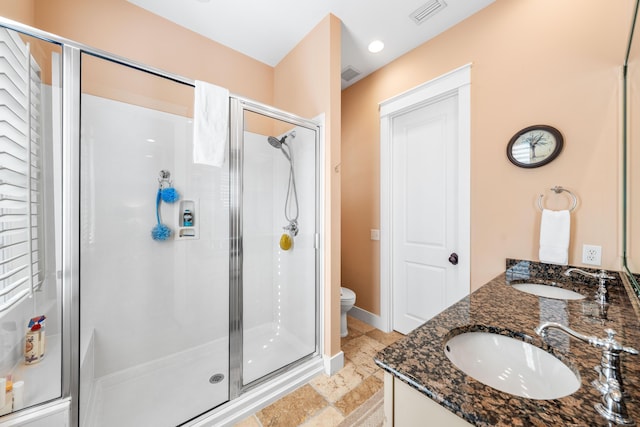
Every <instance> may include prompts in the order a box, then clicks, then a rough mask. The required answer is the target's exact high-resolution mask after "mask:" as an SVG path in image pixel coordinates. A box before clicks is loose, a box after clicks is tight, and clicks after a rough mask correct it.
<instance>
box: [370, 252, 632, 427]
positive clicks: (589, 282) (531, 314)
mask: <svg viewBox="0 0 640 427" xmlns="http://www.w3.org/2000/svg"><path fill="white" fill-rule="evenodd" d="M567 268H568V267H562V266H556V265H550V264H541V263H536V262H530V261H519V260H507V270H506V272H505V273H503V274H501V275H499V276H498V277H496V278H494V279H493V280H491V281H490V282H488V283H487V284H485V285H484V286H482V287H481V288H480V289H478V290H476V291H475V292H473V293H472V294H470V295H469V296H467V297H466V298H464V299H462V300H460V301H459V302H457V303H456V304H454V305H452V306H451V307H449V308H447V309H446V310H445V311H443V312H442V313H440V314H438V315H437V316H436V317H434V318H433V319H431V320H429V321H428V322H427V323H425V324H424V325H422V326H420V327H418V328H417V329H415V330H414V331H412V332H411V333H410V334H409V335H407V336H406V337H405V338H403V339H401V340H400V341H398V342H396V343H395V344H393V345H391V346H389V347H387V348H385V349H384V350H382V351H381V352H379V353H378V354H377V355H376V356H375V362H376V363H377V364H378V365H379V366H380V367H382V368H383V369H384V370H385V371H387V372H389V373H391V374H392V375H394V376H395V377H396V378H398V379H400V380H402V381H404V382H405V383H407V384H409V385H410V386H411V387H413V388H415V389H417V390H418V391H420V392H421V393H423V394H424V395H426V396H427V397H429V398H431V399H432V400H434V401H435V402H437V403H439V404H440V405H441V406H443V407H445V408H446V409H448V410H450V411H452V412H454V413H455V414H456V415H458V416H460V417H462V418H463V419H465V420H466V421H467V422H469V423H470V424H473V425H476V426H609V423H608V422H607V421H606V420H605V419H604V418H603V417H602V416H600V415H599V414H598V413H597V412H596V410H595V409H594V407H593V405H594V404H595V403H597V402H600V400H601V394H600V392H598V391H597V390H596V389H595V388H594V387H593V386H592V385H591V382H592V381H593V380H595V379H597V376H598V374H597V372H596V371H595V370H594V367H595V366H596V365H599V364H600V356H601V350H600V349H597V348H595V347H593V346H591V345H590V344H588V343H585V342H582V341H580V340H577V339H575V338H570V337H569V336H568V335H566V334H563V333H562V332H560V331H557V330H549V334H548V339H547V341H548V343H549V344H551V351H552V352H554V353H555V354H556V355H557V356H558V357H559V358H561V359H563V360H565V362H568V364H569V365H570V366H571V367H572V369H574V371H575V372H578V373H579V375H580V378H581V382H582V385H581V387H580V388H579V389H578V390H577V391H576V392H575V393H573V394H571V395H569V396H566V397H563V398H560V399H553V400H534V399H527V398H522V397H518V396H514V395H512V394H509V393H504V392H501V391H498V390H496V389H494V388H492V387H489V386H487V385H484V384H483V383H480V382H479V381H476V380H475V379H474V378H472V377H470V376H468V375H466V374H464V373H463V372H462V371H461V370H459V369H458V368H456V367H455V366H454V365H453V364H452V363H451V362H450V361H449V359H448V358H447V356H446V355H445V353H444V350H443V348H444V343H445V342H446V341H447V340H448V339H449V338H451V337H452V336H453V335H455V334H456V333H462V332H465V331H473V330H489V331H491V332H495V333H500V334H503V335H508V336H518V335H519V336H520V337H522V334H524V335H525V338H526V340H527V341H528V342H530V343H531V344H533V345H535V346H537V347H545V344H544V343H543V342H542V340H541V339H540V337H539V336H538V335H537V334H536V333H535V332H534V328H535V327H536V326H538V325H539V324H540V323H542V322H547V321H553V322H559V323H562V324H564V325H567V326H568V327H570V328H571V329H573V330H575V331H576V332H579V333H582V334H585V335H595V336H597V337H599V338H604V337H606V333H605V332H604V330H605V329H606V328H611V329H614V330H615V331H616V332H617V335H616V339H617V340H618V341H619V342H620V343H622V344H623V345H624V346H627V347H634V348H636V349H640V321H639V319H638V316H637V314H636V311H635V310H634V306H632V302H631V300H630V299H629V296H628V294H627V291H626V289H625V286H623V283H622V280H621V279H620V277H619V275H618V273H611V275H614V276H615V277H616V278H615V279H614V280H610V281H609V285H608V291H609V302H610V304H609V306H608V309H607V310H602V309H601V306H600V305H599V304H598V303H596V302H595V299H594V298H593V295H595V291H596V289H597V282H596V281H595V280H594V279H590V278H587V277H584V276H579V275H575V276H573V277H571V278H569V277H566V276H563V275H562V272H563V271H564V270H566V269H567ZM581 269H582V270H586V271H597V270H589V269H586V268H582V267H581ZM518 280H527V281H528V282H532V281H536V280H539V281H545V282H547V283H548V282H549V281H553V282H555V283H556V284H557V285H558V286H560V287H563V288H567V289H571V290H574V291H576V292H579V293H581V294H583V295H586V296H587V298H585V299H582V300H569V301H567V300H557V299H550V298H542V297H538V296H535V295H531V294H527V293H524V292H521V291H518V290H516V289H514V288H512V287H511V286H510V285H509V284H510V283H515V282H516V281H518ZM634 298H635V297H634ZM454 329H455V331H454V332H452V330H454ZM621 360H622V373H623V375H624V388H625V389H626V390H627V391H628V392H630V394H631V401H627V410H628V412H629V415H630V416H631V418H633V419H634V420H635V421H636V422H638V423H640V401H639V399H640V355H638V356H633V355H627V354H624V355H623V356H622V358H621Z"/></svg>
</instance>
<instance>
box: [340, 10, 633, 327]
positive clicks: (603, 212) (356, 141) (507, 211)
mask: <svg viewBox="0 0 640 427" xmlns="http://www.w3.org/2000/svg"><path fill="white" fill-rule="evenodd" d="M631 3H632V2H630V1H624V2H611V3H608V4H607V11H606V13H602V3H601V2H599V1H596V0H563V1H562V2H558V1H556V0H519V1H512V0H497V1H496V2H495V3H493V4H492V5H491V6H489V7H488V8H486V9H484V10H482V11H481V12H479V13H478V14H476V15H474V16H472V17H471V18H468V19H467V20H465V21H463V22H462V23H460V24H458V25H457V26H455V27H453V28H452V29H450V30H448V31H447V32H445V33H443V34H441V35H440V36H439V37H436V38H435V39H433V40H431V41H429V42H427V43H425V44H423V45H422V46H420V47H418V48H417V49H415V50H413V51H411V52H409V53H407V54H406V55H404V56H402V57H400V58H399V59H397V60H396V61H394V62H393V63H391V64H389V65H388V66H386V67H384V68H382V69H380V70H379V71H377V72H376V73H374V74H372V75H371V76H369V77H367V78H365V79H363V80H361V81H360V82H358V83H356V84H355V85H353V86H352V87H350V88H348V89H346V90H345V91H343V94H342V123H343V127H342V169H343V181H342V230H343V240H342V276H343V283H345V284H347V285H348V286H350V287H352V288H353V290H354V291H355V292H356V294H357V295H358V300H357V305H358V306H359V307H360V308H363V309H365V310H368V311H370V312H372V313H376V314H377V313H380V301H379V293H380V285H379V277H378V270H379V265H378V259H379V245H378V242H374V241H371V240H370V239H369V230H370V229H372V228H379V227H380V217H379V192H380V185H379V178H380V177H379V171H380V167H379V161H380V158H379V157H380V155H379V140H380V132H379V114H378V103H379V102H381V101H383V100H385V99H388V98H390V97H393V96H394V95H396V94H399V93H401V92H403V91H406V90H408V89H410V88H412V87H415V86H417V85H419V84H421V83H423V82H425V81H428V80H431V79H433V78H436V77H438V76H439V75H442V74H444V73H446V72H448V71H450V70H452V69H455V68H457V67H459V66H461V65H464V64H466V63H472V64H473V65H472V71H471V103H472V104H471V254H472V259H471V283H470V287H471V290H475V289H477V288H478V287H480V286H481V285H482V284H484V283H485V282H487V281H488V280H490V279H491V278H492V277H494V276H496V275H497V274H499V273H500V272H502V271H504V263H505V258H508V257H514V258H524V259H532V260H537V259H538V254H537V251H538V236H539V222H540V212H539V211H538V210H537V208H536V207H535V202H536V199H537V197H538V195H539V194H541V193H543V194H544V195H545V201H546V203H547V206H548V207H549V208H552V209H562V208H564V207H565V206H568V201H567V200H566V199H564V198H562V197H559V196H555V195H554V194H553V193H552V192H550V191H548V189H549V188H550V187H552V186H554V185H562V186H564V187H565V188H568V189H570V190H571V191H573V192H574V193H575V194H576V195H577V196H578V199H579V205H578V208H577V209H576V211H575V212H574V213H573V214H572V234H571V243H570V256H569V263H570V264H576V265H581V257H582V245H583V244H595V245H601V246H602V249H603V264H602V265H603V267H605V268H611V269H619V267H620V262H619V260H620V255H621V250H620V239H619V232H618V231H619V218H620V210H619V205H620V197H619V190H618V181H619V180H618V177H619V168H618V158H619V146H620V137H621V135H620V113H621V111H620V105H621V94H620V69H621V65H622V61H623V59H624V51H625V48H626V38H627V36H628V30H629V26H630V19H631V12H632V4H631ZM533 124H548V125H552V126H554V127H556V128H558V129H559V130H560V131H561V132H562V134H563V135H564V138H565V148H564V150H563V152H562V153H561V154H560V156H559V157H558V158H557V159H556V160H555V161H554V162H552V163H550V164H548V165H546V166H543V167H541V168H536V169H521V168H518V167H516V166H514V165H513V164H511V163H510V162H509V160H508V159H507V157H506V145H507V143H508V141H509V139H510V138H511V136H512V135H513V134H514V133H516V132H517V131H518V130H520V129H522V128H524V127H526V126H529V125H533Z"/></svg>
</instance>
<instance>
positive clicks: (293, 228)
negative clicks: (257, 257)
mask: <svg viewBox="0 0 640 427" xmlns="http://www.w3.org/2000/svg"><path fill="white" fill-rule="evenodd" d="M289 136H290V137H291V138H295V137H296V133H295V131H293V132H290V133H288V134H287V135H284V136H283V137H282V138H281V139H278V138H276V137H275V136H269V137H268V138H267V142H269V144H270V145H271V146H272V147H273V148H276V149H278V150H280V151H281V152H282V154H283V155H284V157H285V158H286V159H287V160H288V161H289V183H288V186H287V197H286V200H285V202H284V217H285V219H286V220H287V221H289V224H288V225H286V226H285V227H283V229H284V230H285V232H284V233H283V234H282V237H280V248H282V249H283V250H285V251H286V250H289V249H291V246H292V245H293V237H294V236H297V235H298V216H299V213H300V209H299V206H298V192H297V189H296V177H295V173H294V170H293V150H292V147H291V146H290V145H289V144H287V143H286V142H285V140H286V139H287V137H289ZM285 147H286V150H285ZM292 193H293V202H294V205H293V206H291V195H292ZM290 211H292V215H291V216H290V215H289V212H290Z"/></svg>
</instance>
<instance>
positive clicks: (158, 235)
mask: <svg viewBox="0 0 640 427" xmlns="http://www.w3.org/2000/svg"><path fill="white" fill-rule="evenodd" d="M162 191H163V190H162V189H160V188H159V189H158V194H157V195H156V220H157V221H158V224H156V225H155V226H154V227H153V228H152V229H151V237H152V238H153V240H168V239H169V237H171V229H170V228H169V227H167V226H166V225H164V224H162V223H161V222H160V199H161V197H162ZM174 191H175V190H174ZM176 194H177V193H176Z"/></svg>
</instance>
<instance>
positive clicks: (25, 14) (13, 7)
mask: <svg viewBox="0 0 640 427" xmlns="http://www.w3.org/2000/svg"><path fill="white" fill-rule="evenodd" d="M34 2H35V0H3V2H2V6H1V7H0V11H1V12H0V14H1V15H2V16H4V17H5V18H9V19H12V20H14V21H17V22H22V23H23V24H26V25H31V26H35V6H34Z"/></svg>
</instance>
